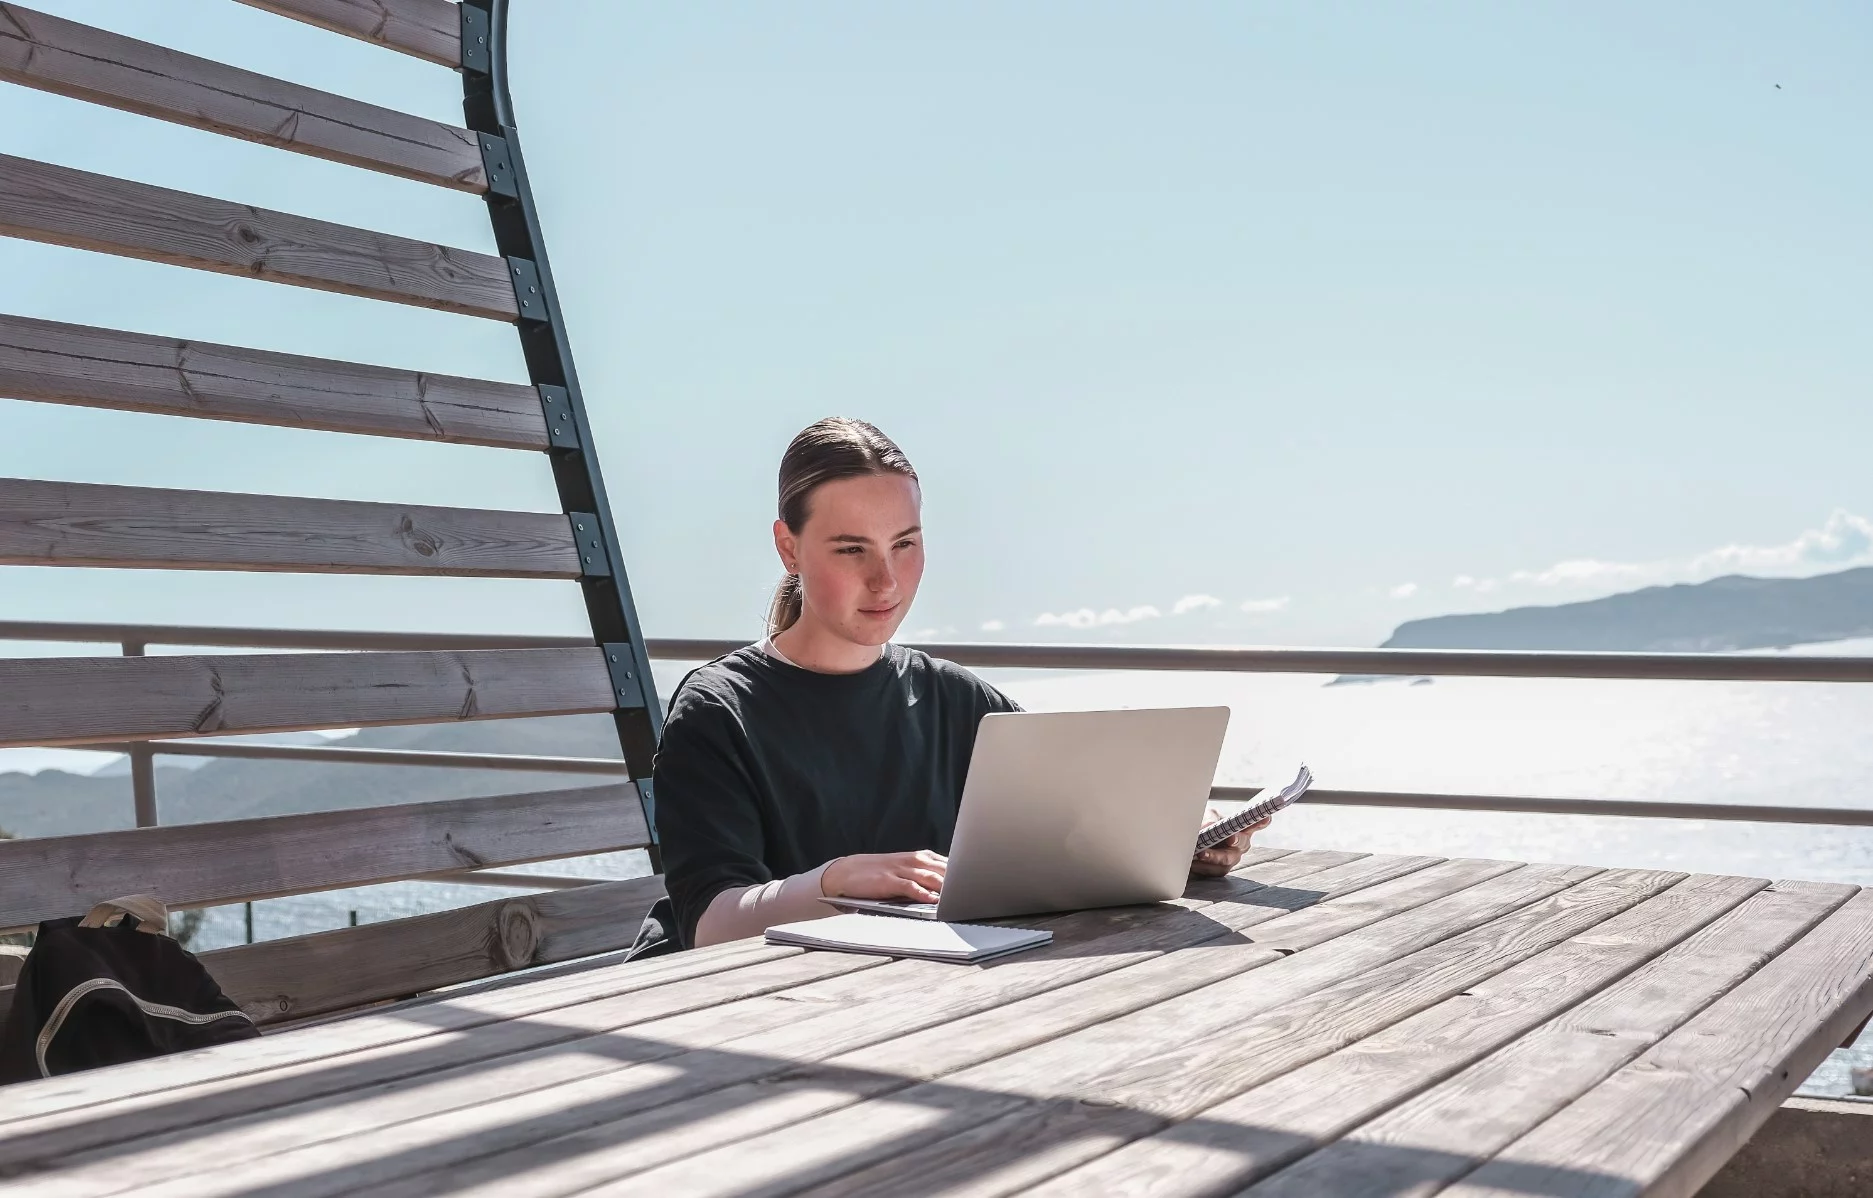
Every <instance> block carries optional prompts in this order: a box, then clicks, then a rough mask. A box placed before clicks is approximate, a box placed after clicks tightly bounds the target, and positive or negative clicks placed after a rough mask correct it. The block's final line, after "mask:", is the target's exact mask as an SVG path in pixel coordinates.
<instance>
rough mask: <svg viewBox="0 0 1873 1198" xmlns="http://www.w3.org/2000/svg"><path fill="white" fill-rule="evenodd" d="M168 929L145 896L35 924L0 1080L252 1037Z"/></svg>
mask: <svg viewBox="0 0 1873 1198" xmlns="http://www.w3.org/2000/svg"><path fill="white" fill-rule="evenodd" d="M168 926H169V911H168V908H166V907H165V906H164V905H163V904H162V903H161V902H159V901H158V900H156V899H154V898H151V897H150V896H149V895H145V894H138V895H131V896H129V897H128V898H120V899H111V900H110V901H109V902H103V903H99V904H98V905H97V906H95V907H93V908H91V911H90V913H89V914H87V915H85V916H84V918H82V919H80V918H77V917H75V916H74V917H71V918H67V919H52V920H47V921H46V922H44V923H42V924H40V925H39V934H38V935H37V936H36V937H35V938H34V940H33V948H32V952H31V953H29V954H27V957H26V963H25V965H23V966H22V967H21V968H20V974H19V980H18V981H17V982H16V983H15V985H14V987H13V1007H12V1010H10V1011H9V1012H8V1013H7V1019H6V1027H5V1029H4V1031H0V1083H5V1082H16V1081H26V1080H29V1079H32V1078H39V1077H53V1076H56V1075H58V1074H63V1073H76V1072H78V1071H79V1070H81V1069H95V1068H97V1067H98V1066H100V1065H115V1064H118V1063H120V1062H123V1061H139V1060H142V1059H144V1058H146V1057H156V1056H162V1055H164V1054H166V1053H172V1052H180V1051H182V1050H183V1049H187V1048H201V1047H204V1046H206V1045H209V1044H222V1043H226V1042H227V1041H230V1040H249V1039H252V1038H254V1037H256V1036H258V1035H259V1034H260V1029H259V1028H257V1027H255V1026H254V1023H253V1020H251V1019H249V1018H248V1017H247V1015H246V1014H245V1013H243V1012H242V1011H241V1009H240V1008H239V1007H237V1006H235V1005H234V1002H233V1000H231V999H229V998H228V996H227V995H225V994H223V993H222V992H221V987H220V986H218V985H216V984H215V980H214V979H213V978H212V977H210V976H208V971H207V970H206V969H204V968H203V967H202V963H201V962H200V961H198V960H196V959H195V956H194V954H192V953H190V952H189V951H188V950H187V949H185V948H183V947H182V946H181V945H180V944H177V943H176V942H175V941H174V940H172V939H170V937H169V935H168V934H167V928H168Z"/></svg>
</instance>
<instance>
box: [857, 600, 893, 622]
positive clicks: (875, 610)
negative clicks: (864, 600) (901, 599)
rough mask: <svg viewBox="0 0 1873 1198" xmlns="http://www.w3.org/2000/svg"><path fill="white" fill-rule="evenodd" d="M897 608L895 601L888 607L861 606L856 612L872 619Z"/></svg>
mask: <svg viewBox="0 0 1873 1198" xmlns="http://www.w3.org/2000/svg"><path fill="white" fill-rule="evenodd" d="M897 609H898V605H897V604H895V603H893V604H892V605H891V606H890V607H861V608H859V609H858V614H859V615H861V616H870V617H871V618H872V619H874V620H876V619H878V618H879V617H880V616H888V615H890V614H891V613H892V612H894V611H896V610H897Z"/></svg>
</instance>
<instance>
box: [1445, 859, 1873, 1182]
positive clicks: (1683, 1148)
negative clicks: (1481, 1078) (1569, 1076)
mask: <svg viewBox="0 0 1873 1198" xmlns="http://www.w3.org/2000/svg"><path fill="white" fill-rule="evenodd" d="M1869 1011H1873V892H1869V891H1861V892H1860V893H1858V894H1856V895H1854V896H1853V897H1852V898H1850V899H1848V900H1847V902H1846V903H1844V904H1842V905H1841V907H1840V908H1839V909H1838V910H1836V911H1835V912H1833V913H1832V914H1831V915H1829V916H1828V917H1827V918H1826V919H1824V920H1822V921H1821V923H1820V925H1819V926H1818V927H1816V928H1814V929H1813V930H1812V931H1810V932H1809V933H1808V934H1807V935H1805V936H1803V937H1802V938H1801V939H1800V940H1798V941H1796V942H1795V943H1794V944H1793V945H1790V946H1789V947H1788V948H1786V949H1784V950H1783V951H1782V952H1780V953H1778V954H1777V955H1776V957H1775V958H1774V959H1773V960H1771V961H1769V962H1768V963H1767V964H1766V965H1764V966H1763V967H1762V968H1761V969H1759V970H1757V971H1756V972H1755V973H1754V974H1752V975H1751V976H1750V977H1748V978H1747V979H1745V980H1744V981H1743V982H1742V983H1740V984H1739V985H1738V986H1737V987H1736V988H1735V989H1734V990H1732V991H1730V992H1729V993H1728V994H1726V995H1724V996H1723V997H1722V998H1719V999H1718V1000H1717V1001H1716V1002H1714V1003H1712V1004H1711V1005H1710V1006H1708V1007H1706V1008H1704V1009H1703V1010H1702V1011H1700V1012H1698V1013H1697V1014H1696V1015H1694V1016H1692V1017H1691V1018H1690V1019H1689V1020H1688V1021H1686V1022H1685V1024H1684V1026H1682V1027H1680V1028H1678V1029H1677V1030H1675V1031H1673V1032H1672V1033H1671V1034H1669V1035H1667V1036H1666V1037H1665V1038H1664V1039H1662V1040H1660V1041H1659V1042H1658V1043H1657V1044H1655V1045H1653V1046H1652V1047H1651V1048H1649V1049H1648V1050H1646V1051H1645V1052H1644V1053H1642V1054H1640V1056H1639V1057H1638V1059H1636V1060H1634V1061H1632V1062H1631V1063H1629V1064H1627V1065H1625V1066H1623V1067H1622V1068H1621V1069H1620V1070H1619V1071H1618V1072H1616V1073H1614V1074H1613V1075H1612V1076H1611V1077H1609V1078H1607V1079H1606V1080H1605V1081H1603V1082H1601V1083H1600V1084H1599V1085H1598V1086H1595V1087H1594V1088H1593V1089H1592V1090H1589V1091H1588V1092H1587V1093H1586V1094H1584V1095H1582V1096H1581V1097H1580V1098H1578V1099H1576V1100H1575V1101H1574V1102H1572V1103H1570V1104H1568V1105H1567V1106H1566V1107H1564V1108H1563V1109H1562V1110H1561V1111H1560V1112H1559V1113H1557V1114H1556V1115H1554V1116H1553V1117H1552V1118H1550V1119H1548V1120H1547V1121H1546V1122H1544V1123H1543V1124H1541V1126H1539V1127H1537V1128H1535V1129H1534V1130H1533V1131H1531V1132H1529V1133H1528V1134H1527V1135H1526V1136H1524V1137H1522V1139H1520V1140H1518V1141H1516V1142H1515V1143H1513V1144H1511V1145H1509V1146H1508V1147H1507V1148H1505V1149H1503V1150H1502V1152H1501V1153H1499V1154H1498V1155H1497V1156H1496V1157H1495V1159H1493V1160H1491V1161H1490V1162H1489V1163H1488V1164H1486V1165H1484V1166H1483V1167H1482V1168H1480V1169H1478V1170H1477V1171H1476V1172H1475V1173H1473V1174H1471V1175H1470V1176H1469V1177H1467V1178H1465V1179H1464V1180H1463V1181H1462V1182H1459V1183H1458V1184H1457V1185H1454V1186H1452V1187H1450V1188H1449V1189H1448V1190H1446V1191H1444V1192H1445V1193H1446V1194H1448V1195H1450V1196H1451V1198H1483V1196H1484V1195H1489V1196H1491V1198H1505V1196H1509V1195H1525V1194H1527V1193H1529V1192H1530V1191H1533V1192H1535V1193H1540V1192H1542V1190H1544V1189H1546V1190H1547V1191H1548V1192H1550V1193H1552V1192H1554V1190H1555V1188H1556V1187H1557V1186H1560V1185H1565V1186H1567V1187H1568V1191H1569V1192H1571V1193H1576V1194H1581V1195H1600V1194H1604V1195H1648V1196H1649V1195H1674V1196H1676V1195H1684V1196H1686V1198H1688V1196H1690V1195H1693V1194H1695V1193H1697V1191H1698V1190H1699V1189H1700V1188H1702V1187H1703V1185H1704V1183H1705V1182H1706V1181H1708V1180H1710V1177H1711V1175H1712V1174H1714V1173H1716V1171H1717V1170H1718V1169H1719V1168H1720V1167H1722V1165H1723V1162H1724V1161H1726V1160H1728V1159H1729V1158H1730V1156H1731V1155H1732V1154H1733V1153H1735V1151H1736V1150H1737V1149H1738V1148H1740V1147H1742V1146H1743V1144H1744V1142H1745V1141H1747V1140H1748V1139H1749V1137H1750V1135H1751V1134H1752V1133H1753V1132H1755V1130H1756V1129H1757V1128H1758V1127H1760V1126H1762V1123H1763V1121H1764V1120H1765V1119H1767V1118H1768V1117H1769V1115H1770V1113H1771V1112H1773V1111H1774V1110H1775V1109H1776V1108H1777V1107H1778V1106H1781V1105H1782V1102H1783V1100H1785V1099H1786V1098H1787V1097H1788V1096H1789V1095H1790V1094H1792V1093H1794V1091H1795V1087H1797V1086H1799V1085H1801V1082H1802V1079H1803V1078H1805V1077H1807V1076H1808V1075H1809V1074H1810V1073H1812V1072H1813V1071H1814V1069H1815V1067H1816V1066H1817V1065H1819V1064H1820V1063H1821V1061H1822V1060H1823V1059H1824V1058H1825V1057H1826V1056H1827V1054H1828V1052H1829V1051H1830V1050H1831V1049H1833V1048H1834V1046H1835V1045H1837V1044H1839V1043H1840V1041H1841V1037H1842V1036H1843V1035H1844V1034H1845V1033H1846V1032H1847V1031H1848V1030H1849V1029H1851V1028H1853V1027H1854V1026H1856V1025H1857V1024H1858V1023H1859V1022H1860V1021H1861V1020H1863V1019H1865V1018H1866V1016H1867V1013H1868V1012H1869Z"/></svg>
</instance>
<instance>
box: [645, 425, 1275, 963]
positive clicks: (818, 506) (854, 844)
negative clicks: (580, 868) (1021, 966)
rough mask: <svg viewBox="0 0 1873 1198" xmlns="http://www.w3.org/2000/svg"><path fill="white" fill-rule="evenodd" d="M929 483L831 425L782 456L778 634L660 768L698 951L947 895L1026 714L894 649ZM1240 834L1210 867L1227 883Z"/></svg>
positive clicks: (718, 675) (707, 702) (680, 733)
mask: <svg viewBox="0 0 1873 1198" xmlns="http://www.w3.org/2000/svg"><path fill="white" fill-rule="evenodd" d="M921 508H922V493H921V491H920V490H919V487H918V482H917V472H916V471H915V470H914V469H912V468H911V464H910V460H909V459H908V458H906V457H905V456H904V452H903V450H901V449H899V448H898V447H897V445H895V444H894V443H893V442H892V441H891V439H890V438H889V437H886V436H885V435H884V434H883V433H881V432H879V431H878V430H877V429H876V428H874V427H872V426H871V425H869V424H866V423H865V422H864V421H862V420H850V419H845V418H842V417H834V418H830V419H826V420H822V421H820V422H819V423H817V424H814V425H812V426H811V427H810V428H807V429H806V430H805V431H803V432H801V433H800V435H799V436H797V437H795V438H794V439H793V442H792V444H790V445H789V446H788V447H787V452H786V454H785V455H784V456H783V457H782V458H781V463H780V518H779V519H777V520H776V521H774V548H775V551H776V552H777V553H778V554H779V555H780V561H781V565H782V566H783V567H784V568H785V569H786V571H787V577H786V579H785V581H783V582H782V583H781V586H780V590H779V591H778V592H777V593H776V594H775V596H774V603H773V607H772V610H771V611H770V612H769V615H768V636H767V639H766V640H763V641H762V642H761V643H759V644H757V645H750V646H748V647H747V648H745V649H738V650H736V651H735V652H733V653H731V654H729V655H728V656H726V657H723V658H721V659H719V660H717V661H714V662H711V663H709V664H708V665H706V666H703V667H702V668H700V669H698V670H696V671H694V672H693V673H691V674H690V675H689V676H688V677H687V678H685V679H684V680H683V682H682V684H681V685H680V686H678V687H677V690H676V694H675V695H674V696H673V697H672V699H671V701H670V715H669V719H668V721H667V722H666V723H665V724H664V731H663V743H662V745H661V746H660V747H659V748H658V751H657V759H656V774H655V779H656V795H657V804H656V810H657V831H658V839H659V842H660V844H661V848H662V852H663V864H664V872H665V883H666V885H667V888H668V892H669V897H670V900H671V904H672V907H673V912H672V916H671V918H672V922H673V923H674V927H673V928H666V929H665V934H666V935H669V934H674V937H675V939H676V940H677V941H678V942H679V943H680V945H681V946H683V947H689V946H702V945H708V944H718V943H721V942H722V941H726V940H735V939H739V938H741V937H744V936H754V935H758V934H759V933H761V932H763V931H764V930H766V929H767V928H768V927H770V926H772V925H774V924H777V923H788V922H791V921H794V920H801V919H814V918H817V917H819V916H823V915H830V914H832V913H833V910H832V908H831V907H829V906H828V905H827V904H825V903H822V902H820V901H819V900H820V899H821V898H822V897H827V896H846V897H851V898H907V899H913V900H916V901H920V902H932V901H934V900H935V899H936V897H937V892H938V891H939V890H941V889H942V886H943V872H944V866H945V860H944V856H943V854H944V853H945V852H947V851H948V848H949V842H950V834H951V832H952V831H953V830H954V828H955V824H956V809H957V805H958V803H959V802H960V801H961V798H962V789H963V777H964V774H965V773H966V771H967V770H968V768H969V755H970V752H971V751H972V749H973V748H974V745H975V736H976V726H977V725H978V724H980V723H981V721H982V717H983V716H984V715H987V714H988V713H989V712H992V711H1016V710H1019V709H1018V708H1017V707H1016V705H1015V704H1014V702H1013V701H1011V700H1010V699H1009V698H1008V697H1007V696H1006V695H1003V694H1002V693H1001V692H1000V691H998V690H996V689H995V688H994V687H992V686H990V685H989V684H988V683H986V682H983V681H982V680H981V679H979V678H977V677H976V676H975V675H973V674H971V673H969V672H968V671H967V670H965V669H963V668H962V667H960V666H957V665H954V664H952V663H950V662H947V661H942V660H939V659H937V658H933V657H931V656H929V655H928V654H926V653H922V652H919V651H918V650H915V649H906V648H904V647H903V646H900V645H894V644H891V637H892V635H893V634H894V633H895V632H896V631H897V629H898V626H899V625H900V624H902V623H903V622H904V617H905V616H906V615H907V614H909V612H910V606H911V601H912V600H913V599H915V598H916V596H917V585H918V583H919V582H920V581H921V580H922V578H923V568H924V541H923V519H922V513H921ZM1248 840H1249V835H1248V833H1243V834H1241V835H1239V836H1238V837H1237V838H1236V839H1235V840H1234V841H1232V842H1230V843H1228V844H1225V845H1223V846H1221V847H1219V848H1217V849H1213V850H1210V851H1208V852H1205V853H1200V854H1198V855H1197V857H1196V858H1194V859H1193V861H1192V864H1191V872H1193V873H1196V874H1203V875H1212V876H1213V875H1220V874H1224V873H1227V872H1228V871H1229V870H1230V869H1232V868H1233V867H1234V866H1235V865H1236V864H1237V863H1238V862H1239V861H1240V860H1241V857H1242V850H1243V849H1244V848H1246V847H1247V846H1248Z"/></svg>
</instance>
